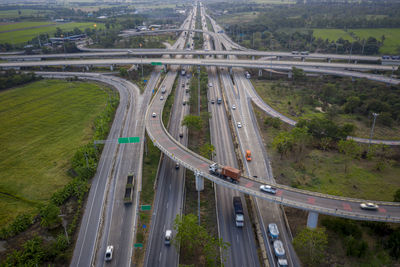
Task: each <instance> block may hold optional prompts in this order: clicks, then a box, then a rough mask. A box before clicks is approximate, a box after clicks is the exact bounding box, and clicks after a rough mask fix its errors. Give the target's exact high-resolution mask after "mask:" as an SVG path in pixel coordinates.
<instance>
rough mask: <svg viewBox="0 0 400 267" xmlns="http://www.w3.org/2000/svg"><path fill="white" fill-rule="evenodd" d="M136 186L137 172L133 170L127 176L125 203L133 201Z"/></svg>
mask: <svg viewBox="0 0 400 267" xmlns="http://www.w3.org/2000/svg"><path fill="white" fill-rule="evenodd" d="M134 187H135V174H134V173H133V172H130V173H128V177H127V178H126V186H125V194H124V203H125V204H130V203H132V197H133V189H134Z"/></svg>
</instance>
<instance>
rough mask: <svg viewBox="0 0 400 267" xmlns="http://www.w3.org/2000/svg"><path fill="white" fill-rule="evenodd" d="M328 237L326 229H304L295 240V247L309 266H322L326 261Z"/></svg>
mask: <svg viewBox="0 0 400 267" xmlns="http://www.w3.org/2000/svg"><path fill="white" fill-rule="evenodd" d="M327 244H328V236H327V234H326V233H325V229H324V228H317V229H309V228H304V229H303V230H301V231H300V233H298V234H297V235H296V237H295V238H294V239H293V246H294V248H295V249H296V251H297V252H298V255H299V256H300V258H302V261H303V262H304V263H305V265H307V266H320V264H321V263H322V262H323V261H324V259H325V250H326V246H327Z"/></svg>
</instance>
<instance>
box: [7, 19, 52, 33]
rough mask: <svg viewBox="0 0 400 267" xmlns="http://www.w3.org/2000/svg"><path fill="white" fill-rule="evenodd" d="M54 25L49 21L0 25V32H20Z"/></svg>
mask: <svg viewBox="0 0 400 267" xmlns="http://www.w3.org/2000/svg"><path fill="white" fill-rule="evenodd" d="M49 24H55V23H54V22H51V21H29V22H18V23H11V24H0V32H3V31H10V30H22V29H24V28H29V27H37V26H42V25H49Z"/></svg>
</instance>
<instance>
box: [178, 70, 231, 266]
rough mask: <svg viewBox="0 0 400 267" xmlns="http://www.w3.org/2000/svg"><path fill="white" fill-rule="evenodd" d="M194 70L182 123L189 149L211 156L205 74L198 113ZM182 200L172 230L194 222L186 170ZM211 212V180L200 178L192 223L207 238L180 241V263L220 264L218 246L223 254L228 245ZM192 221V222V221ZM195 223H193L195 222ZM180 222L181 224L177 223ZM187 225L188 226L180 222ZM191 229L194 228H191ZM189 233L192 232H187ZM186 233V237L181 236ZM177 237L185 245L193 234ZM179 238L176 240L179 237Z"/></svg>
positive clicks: (190, 182) (193, 199)
mask: <svg viewBox="0 0 400 267" xmlns="http://www.w3.org/2000/svg"><path fill="white" fill-rule="evenodd" d="M198 90H199V88H198V73H197V71H196V72H195V73H194V74H193V76H192V80H191V83H190V100H189V105H190V115H187V116H185V118H184V120H183V122H182V125H185V126H187V127H188V130H189V149H191V150H193V151H195V152H196V153H199V154H201V155H202V156H204V157H206V158H209V159H211V157H212V155H213V153H214V146H213V145H211V140H210V126H209V118H210V115H209V112H208V100H207V90H208V76H207V71H206V70H205V68H204V67H203V68H201V71H200V115H199V112H198V107H199V106H198V95H199V94H198V93H199V91H198ZM185 190H186V202H185V212H184V213H185V216H184V217H183V218H182V221H180V220H179V219H177V220H176V222H175V225H176V229H178V230H179V229H180V227H182V225H181V224H182V222H186V221H191V222H192V221H193V220H194V221H195V222H197V220H198V218H197V213H198V212H197V191H196V186H195V176H194V174H193V172H191V171H187V172H186V182H185ZM216 218H217V217H216V212H215V196H214V188H213V184H212V182H210V181H208V180H207V179H204V191H202V192H201V193H200V220H201V221H200V226H196V227H195V228H196V230H195V231H197V232H199V233H204V231H205V232H207V233H208V235H207V237H204V236H202V237H201V238H199V239H198V240H196V241H197V242H195V243H193V244H194V246H186V245H184V246H183V245H182V244H181V247H180V248H181V257H180V264H183V265H193V266H205V265H206V266H215V265H219V264H221V263H220V247H221V248H222V253H223V256H224V251H225V250H226V249H227V246H229V244H227V243H225V242H223V240H220V239H219V238H218V232H217V227H215V225H216ZM192 224H193V222H192ZM196 224H197V223H196ZM180 225H181V226H180ZM183 227H185V229H186V227H189V229H191V227H190V225H183ZM193 231H194V230H193ZM190 232H192V231H190ZM185 235H186V236H185ZM178 237H179V238H182V241H183V244H187V242H190V240H191V239H193V236H190V235H187V231H183V233H178ZM179 240H180V239H179Z"/></svg>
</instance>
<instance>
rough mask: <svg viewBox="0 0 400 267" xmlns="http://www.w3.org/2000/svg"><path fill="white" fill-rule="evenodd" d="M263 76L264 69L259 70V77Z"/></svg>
mask: <svg viewBox="0 0 400 267" xmlns="http://www.w3.org/2000/svg"><path fill="white" fill-rule="evenodd" d="M261 76H262V69H259V70H258V77H261Z"/></svg>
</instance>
